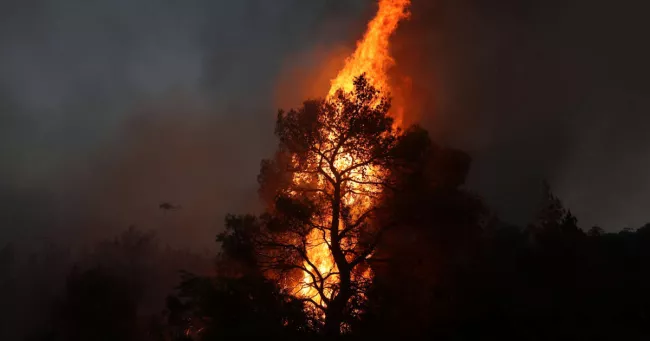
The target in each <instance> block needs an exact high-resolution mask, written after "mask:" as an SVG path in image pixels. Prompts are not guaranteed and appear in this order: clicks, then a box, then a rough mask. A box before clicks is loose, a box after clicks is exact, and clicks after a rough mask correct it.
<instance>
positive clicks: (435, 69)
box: [395, 0, 650, 230]
mask: <svg viewBox="0 0 650 341" xmlns="http://www.w3.org/2000/svg"><path fill="white" fill-rule="evenodd" d="M649 9H650V5H648V3H647V2H644V1H634V0H626V1H619V2H616V3H612V2H609V1H588V0H571V1H541V0H540V1H538V0H530V1H496V2H495V1H480V0H461V1H458V0H454V1H446V0H442V1H425V0H420V1H418V0H414V1H413V7H412V13H413V16H412V18H411V20H410V21H409V22H406V23H405V24H404V25H403V26H402V28H401V30H400V31H399V32H398V35H397V37H396V45H395V50H396V51H395V56H396V59H397V61H398V66H397V69H396V70H395V71H396V74H397V75H408V76H410V77H411V84H412V86H411V88H412V90H411V93H412V96H413V99H414V101H413V103H412V104H413V105H414V108H413V109H414V112H416V113H417V116H419V118H420V119H421V120H422V122H423V124H424V125H425V126H427V127H428V128H429V129H430V130H431V131H433V132H434V134H435V136H436V137H437V139H438V140H440V141H442V142H443V143H449V144H452V145H454V146H458V147H461V148H463V149H465V150H467V151H469V152H470V153H471V154H472V156H473V158H474V160H475V162H474V164H473V169H472V172H471V176H470V177H471V179H470V185H471V187H473V188H474V189H476V190H477V191H478V192H479V193H480V194H482V195H484V196H485V197H486V199H487V200H488V202H489V203H490V204H491V205H492V206H493V208H495V209H496V210H497V212H499V213H500V214H501V216H502V217H503V218H505V219H508V220H511V221H515V222H518V223H526V222H527V221H530V219H531V218H532V216H533V215H534V211H535V208H536V204H537V201H538V200H539V195H540V189H541V186H540V183H541V181H542V180H543V179H547V180H548V181H549V182H550V183H551V185H552V186H553V188H554V190H555V191H556V193H557V194H558V195H559V196H560V197H561V198H562V199H564V201H565V204H566V205H567V206H568V207H569V208H571V209H572V210H573V211H574V213H576V214H577V216H578V217H579V218H580V221H581V226H582V227H583V228H589V227H591V226H593V224H600V225H601V226H602V227H604V228H606V229H609V230H618V229H621V228H623V227H626V226H629V227H639V226H641V225H642V224H643V223H645V222H646V221H648V220H649V219H650V216H649V215H648V212H647V210H644V209H643V208H642V206H643V204H642V203H644V202H648V201H649V200H650V176H649V175H648V173H647V172H646V171H645V169H647V167H648V166H650V158H649V157H648V155H650V136H648V134H646V133H645V132H644V131H645V130H647V128H646V127H648V126H650V117H649V116H648V115H647V114H646V113H647V112H648V111H649V110H650V104H649V102H648V100H647V95H648V94H649V93H650V91H649V90H650V88H649V87H648V81H647V80H648V77H649V76H650V74H649V72H648V71H649V70H650V68H648V67H647V65H645V64H646V61H647V60H648V58H649V57H650V47H649V46H648V45H647V44H644V43H643V41H644V40H645V38H644V36H645V32H648V31H649V30H650V26H649V25H648V24H647V20H645V14H644V13H647V12H648V10H649Z"/></svg>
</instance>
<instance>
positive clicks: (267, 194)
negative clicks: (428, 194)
mask: <svg viewBox="0 0 650 341" xmlns="http://www.w3.org/2000/svg"><path fill="white" fill-rule="evenodd" d="M389 108H390V101H389V99H388V98H387V97H385V96H383V95H382V94H381V93H380V92H379V91H378V90H377V89H375V88H374V87H373V86H372V85H370V84H369V83H368V79H367V78H366V77H365V76H363V75H362V76H360V77H358V78H356V79H355V81H354V90H353V91H352V92H344V91H342V90H341V91H338V92H337V93H336V94H335V95H334V96H333V97H331V98H329V99H326V100H323V101H307V102H305V103H304V105H303V106H302V107H301V108H299V109H297V110H291V111H288V112H283V111H280V112H279V114H278V118H277V123H276V130H275V131H276V135H277V136H278V137H279V140H280V144H279V149H278V151H277V153H276V155H275V158H273V159H271V160H265V161H263V162H262V170H261V173H260V176H259V182H260V193H261V195H262V196H263V197H264V198H265V199H266V200H267V202H268V203H269V204H270V209H269V211H268V213H267V214H265V215H263V217H262V219H261V226H260V231H259V233H258V234H257V237H256V246H257V256H258V262H259V264H260V266H261V267H262V268H263V269H264V270H265V271H266V273H267V275H268V276H270V277H273V278H275V279H276V280H277V281H278V283H280V285H281V287H283V288H284V289H285V290H286V291H287V292H288V293H289V294H291V295H293V296H294V297H297V298H299V299H300V300H302V301H304V302H305V303H306V307H307V309H308V310H309V311H310V312H311V313H312V314H313V315H314V316H315V317H317V318H316V321H317V322H319V321H320V322H322V323H324V329H325V331H326V332H327V333H329V334H337V333H339V332H340V328H341V326H342V325H345V322H346V318H347V317H352V316H354V315H355V314H356V313H357V312H358V307H357V304H358V303H360V302H362V301H363V297H364V292H365V289H366V288H367V286H368V284H369V283H370V279H371V269H370V267H369V266H368V260H369V258H370V257H371V256H372V254H373V251H374V250H375V247H376V246H377V243H378V242H379V240H380V237H381V235H382V233H383V231H385V230H386V228H388V227H389V225H390V224H389V223H388V222H387V221H381V219H378V218H379V217H380V215H381V205H380V202H381V198H382V195H383V193H384V190H385V189H386V188H390V187H391V186H392V181H391V177H390V176H389V172H388V169H389V168H391V165H392V164H393V163H394V162H395V157H394V156H395V155H394V153H393V150H394V148H395V146H396V145H397V142H398V136H399V133H400V131H399V130H398V129H395V128H394V127H393V118H392V117H391V116H389V115H388V110H389Z"/></svg>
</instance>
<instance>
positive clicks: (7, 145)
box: [0, 0, 369, 247]
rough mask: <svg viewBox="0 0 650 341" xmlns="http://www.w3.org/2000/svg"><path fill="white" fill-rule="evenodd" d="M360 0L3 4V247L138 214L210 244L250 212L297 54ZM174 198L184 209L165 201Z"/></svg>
mask: <svg viewBox="0 0 650 341" xmlns="http://www.w3.org/2000/svg"><path fill="white" fill-rule="evenodd" d="M368 8H369V6H368V2H367V1H350V2H346V3H342V2H332V1H327V0H321V1H309V2H305V1H300V0H282V1H273V2H269V1H264V0H247V1H212V0H192V1H182V2H178V1H163V2H161V1H153V0H143V1H137V2H134V1H127V0H118V1H104V0H94V1H77V0H65V1H56V2H53V1H48V0H32V1H27V2H26V1H19V0H9V1H3V2H2V4H0V164H1V166H0V225H1V226H2V228H1V229H0V244H4V242H6V241H8V240H14V241H25V242H28V241H34V240H42V239H43V238H46V239H56V240H63V241H64V242H78V241H87V240H88V239H96V238H105V237H107V236H112V235H115V234H116V233H118V232H119V231H122V230H123V229H124V228H126V227H127V226H129V225H132V224H135V225H137V226H138V227H141V228H145V229H155V230H156V231H157V232H158V233H159V235H160V236H161V238H162V239H163V240H165V241H166V242H171V243H173V244H175V245H182V246H187V245H193V246H197V247H199V246H200V247H206V246H213V245H214V235H215V234H216V233H217V232H218V231H219V230H220V229H221V225H222V219H223V215H224V214H225V213H226V212H233V211H234V212H242V211H249V210H254V209H255V207H256V201H255V199H256V195H255V191H256V187H257V186H256V180H255V179H256V174H257V172H258V170H259V162H260V160H261V159H262V158H263V157H266V156H268V155H270V153H271V151H272V150H273V147H274V146H275V140H274V138H273V135H272V133H273V122H274V119H275V111H276V110H277V104H278V103H277V101H276V95H275V91H274V89H275V84H277V82H278V81H277V79H278V77H280V70H282V69H284V68H285V67H286V66H287V64H286V63H287V60H289V59H290V56H292V55H293V53H294V52H295V51H299V50H304V51H307V50H311V49H312V48H313V47H314V46H315V45H316V44H318V45H319V46H323V47H326V46H335V45H345V44H344V43H343V41H346V40H347V39H354V37H349V36H348V35H350V36H351V35H353V34H354V33H355V32H348V30H349V29H350V27H354V25H357V24H356V23H358V22H361V23H363V21H364V20H365V18H361V19H360V16H363V15H364V11H365V10H367V9H368ZM163 201H169V202H171V203H173V204H175V205H181V206H182V208H181V209H179V210H176V211H173V212H163V211H162V210H160V209H159V208H158V205H159V204H160V203H161V202H163Z"/></svg>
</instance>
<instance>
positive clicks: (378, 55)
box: [327, 0, 411, 126]
mask: <svg viewBox="0 0 650 341" xmlns="http://www.w3.org/2000/svg"><path fill="white" fill-rule="evenodd" d="M410 2H411V0H380V1H379V10H378V11H377V15H376V16H375V17H374V18H373V19H372V21H370V23H368V28H367V30H366V33H365V35H364V36H363V39H361V40H360V41H359V42H357V48H356V50H355V51H354V53H353V54H352V56H350V57H349V58H348V59H347V60H346V61H345V66H344V67H343V69H342V70H341V71H339V73H338V75H336V78H334V79H333V80H332V86H331V88H330V90H329V93H328V94H327V96H328V97H332V96H333V95H334V94H335V93H336V91H337V90H338V89H342V90H343V91H345V92H351V91H352V90H353V89H354V84H353V81H354V78H355V77H358V76H359V75H361V74H363V73H365V74H366V77H367V78H368V81H369V82H370V84H372V85H373V86H374V87H375V88H377V89H378V90H380V91H382V92H384V93H387V92H389V91H390V86H389V82H388V69H390V67H391V66H393V65H394V64H395V61H394V60H393V58H392V57H391V55H390V49H389V47H390V36H391V35H392V34H393V32H395V30H396V29H397V24H399V22H400V20H402V19H405V18H408V16H409V12H408V11H407V10H406V8H407V7H408V5H409V4H410ZM401 119H402V118H401V117H395V120H396V124H397V125H398V126H399V125H400V123H401Z"/></svg>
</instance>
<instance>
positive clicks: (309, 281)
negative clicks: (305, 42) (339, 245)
mask: <svg viewBox="0 0 650 341" xmlns="http://www.w3.org/2000/svg"><path fill="white" fill-rule="evenodd" d="M409 4H410V0H380V1H379V9H378V11H377V14H376V16H375V17H374V18H373V19H372V20H371V21H370V22H369V23H368V27H367V30H366V33H365V34H364V36H363V38H362V39H361V40H360V41H358V42H357V47H356V50H355V52H354V53H353V54H352V55H351V56H350V57H349V58H348V59H347V60H346V62H345V66H344V68H343V69H342V70H341V71H339V73H338V75H337V76H336V78H334V79H333V80H332V82H331V88H330V90H329V93H328V94H327V98H332V97H333V96H334V94H335V93H336V91H338V90H339V89H341V90H343V91H344V92H351V91H353V90H354V83H353V82H354V79H355V77H358V76H359V75H361V74H365V75H366V78H367V79H368V81H369V82H370V84H372V85H373V86H374V87H375V88H377V89H378V90H380V91H381V92H383V93H388V92H390V86H389V81H388V69H389V68H390V67H391V66H392V65H394V60H393V58H392V57H391V56H390V53H389V45H390V44H389V43H390V41H389V39H390V36H391V35H392V34H393V32H394V31H395V30H396V29H397V25H398V23H399V22H400V20H402V19H405V18H407V17H408V15H409V13H408V11H407V7H408V5H409ZM391 114H392V115H393V117H394V119H395V126H400V125H401V121H402V117H401V112H400V110H399V109H398V110H397V112H395V110H393V112H392V113H391ZM350 158H351V156H350V155H348V154H346V153H342V155H341V157H340V158H338V159H337V160H336V162H335V164H336V167H337V168H338V167H343V168H345V165H346V164H351V163H352V160H350ZM380 171H381V170H379V169H374V168H370V167H367V168H366V169H359V170H358V173H357V174H352V177H362V176H363V174H368V173H377V172H380ZM294 181H296V182H299V181H300V179H298V178H296V179H294ZM351 185H354V184H351ZM356 186H366V187H368V186H373V185H358V184H357V185H356ZM364 189H365V190H368V188H364ZM370 190H371V191H372V190H373V189H372V188H371V189H370ZM376 190H379V189H378V188H377V189H376ZM343 202H344V203H345V204H346V205H347V206H348V207H351V208H352V210H353V211H356V212H360V211H362V210H364V209H366V208H368V207H370V205H372V202H371V200H370V199H369V198H367V197H361V196H359V197H357V196H355V195H348V196H346V197H344V198H343ZM307 241H308V247H307V258H308V259H309V261H310V262H311V264H313V265H314V267H315V268H316V269H313V267H312V266H311V265H310V264H309V262H307V261H305V264H304V266H305V268H306V269H309V270H311V271H314V270H318V272H320V273H321V274H322V275H323V276H328V275H330V276H329V277H328V278H327V279H326V281H325V283H324V285H323V287H324V290H323V292H324V295H325V296H326V297H328V298H331V295H332V293H333V290H332V289H331V288H333V287H335V284H336V283H337V282H338V280H339V277H338V275H336V274H335V273H336V272H338V270H337V268H336V264H335V262H334V259H333V257H332V253H331V251H330V249H329V246H328V245H329V241H330V238H329V236H328V235H324V234H323V233H322V232H321V231H319V230H313V231H312V232H311V233H310V234H309V236H308V237H307ZM343 242H345V243H356V241H354V240H347V241H343ZM360 276H362V277H364V278H365V279H370V277H371V276H372V274H371V273H370V270H369V269H368V270H366V271H365V272H363V273H362V274H361V275H360ZM296 289H297V290H296V291H297V294H298V295H299V296H301V297H304V298H311V299H313V300H314V302H315V303H316V304H318V305H320V306H324V302H323V298H322V297H321V296H320V295H319V293H318V291H317V290H316V285H315V283H313V278H312V276H311V274H310V273H308V272H306V271H305V272H304V273H303V278H302V279H301V281H300V283H299V284H298V285H297V287H296Z"/></svg>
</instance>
